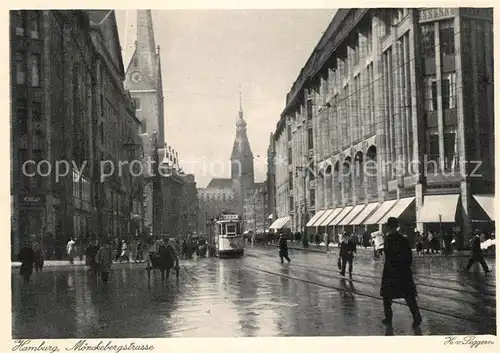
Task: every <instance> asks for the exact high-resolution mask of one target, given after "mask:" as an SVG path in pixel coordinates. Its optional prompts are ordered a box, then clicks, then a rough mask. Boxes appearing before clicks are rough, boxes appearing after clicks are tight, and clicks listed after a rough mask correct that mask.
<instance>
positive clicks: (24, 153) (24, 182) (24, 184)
mask: <svg viewBox="0 0 500 353" xmlns="http://www.w3.org/2000/svg"><path fill="white" fill-rule="evenodd" d="M18 158H19V160H18V163H19V173H20V175H21V185H20V187H21V189H28V188H29V187H30V179H29V177H28V175H27V174H30V173H31V172H30V171H29V169H30V168H28V167H29V166H30V165H29V164H28V165H26V167H25V171H26V173H24V171H23V164H24V163H25V162H26V161H28V150H27V149H24V148H22V149H19V157H18ZM31 167H32V166H31Z"/></svg>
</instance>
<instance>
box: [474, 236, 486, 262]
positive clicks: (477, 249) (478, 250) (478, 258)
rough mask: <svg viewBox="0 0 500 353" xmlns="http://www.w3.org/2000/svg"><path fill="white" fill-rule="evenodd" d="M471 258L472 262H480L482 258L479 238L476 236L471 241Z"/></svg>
mask: <svg viewBox="0 0 500 353" xmlns="http://www.w3.org/2000/svg"><path fill="white" fill-rule="evenodd" d="M471 258H472V260H474V261H481V260H482V259H483V258H484V255H483V251H482V250H481V238H479V237H478V236H475V237H474V238H473V239H472V244H471Z"/></svg>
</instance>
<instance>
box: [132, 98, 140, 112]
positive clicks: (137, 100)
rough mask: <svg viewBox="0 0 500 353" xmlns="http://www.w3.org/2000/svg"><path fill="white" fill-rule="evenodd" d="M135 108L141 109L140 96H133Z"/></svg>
mask: <svg viewBox="0 0 500 353" xmlns="http://www.w3.org/2000/svg"><path fill="white" fill-rule="evenodd" d="M133 100H134V105H135V110H141V100H140V99H139V98H133Z"/></svg>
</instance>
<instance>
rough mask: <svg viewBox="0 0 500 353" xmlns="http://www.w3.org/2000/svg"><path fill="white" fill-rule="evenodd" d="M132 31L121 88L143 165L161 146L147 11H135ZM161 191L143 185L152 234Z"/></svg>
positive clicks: (156, 53) (159, 98) (157, 74)
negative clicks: (130, 106) (137, 126)
mask: <svg viewBox="0 0 500 353" xmlns="http://www.w3.org/2000/svg"><path fill="white" fill-rule="evenodd" d="M136 29H137V31H136V34H137V40H136V41H135V49H134V53H133V54H132V57H131V59H130V63H129V65H128V67H127V70H126V74H125V75H126V76H125V82H124V85H125V89H126V90H128V91H129V92H130V95H131V97H132V98H133V100H134V101H135V105H136V111H135V113H136V116H137V118H138V119H139V120H140V121H141V139H142V145H143V150H144V162H147V161H148V160H156V159H158V158H159V156H158V155H162V153H161V151H163V147H164V145H165V131H164V117H163V86H162V76H161V63H160V47H156V43H155V38H154V31H153V18H152V15H151V10H137V28H136ZM155 142H156V147H157V148H158V150H159V152H158V153H156V152H155V150H156V149H155V146H154V143H155ZM159 159H160V160H162V158H159ZM161 190H162V189H161V185H160V182H159V181H157V180H155V182H154V183H153V185H152V184H151V183H147V184H146V185H145V186H144V203H145V205H144V206H145V209H144V211H145V212H144V213H145V214H144V224H145V226H146V227H147V228H149V230H150V231H151V232H152V233H154V234H159V233H160V232H161V212H162V198H163V196H162V191H161Z"/></svg>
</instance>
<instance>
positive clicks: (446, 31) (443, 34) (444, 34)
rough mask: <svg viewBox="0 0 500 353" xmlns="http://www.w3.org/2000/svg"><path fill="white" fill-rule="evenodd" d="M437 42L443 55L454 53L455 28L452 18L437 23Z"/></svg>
mask: <svg viewBox="0 0 500 353" xmlns="http://www.w3.org/2000/svg"><path fill="white" fill-rule="evenodd" d="M439 44H440V45H441V53H442V54H443V55H455V29H454V26H453V20H449V21H443V22H440V23H439Z"/></svg>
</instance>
